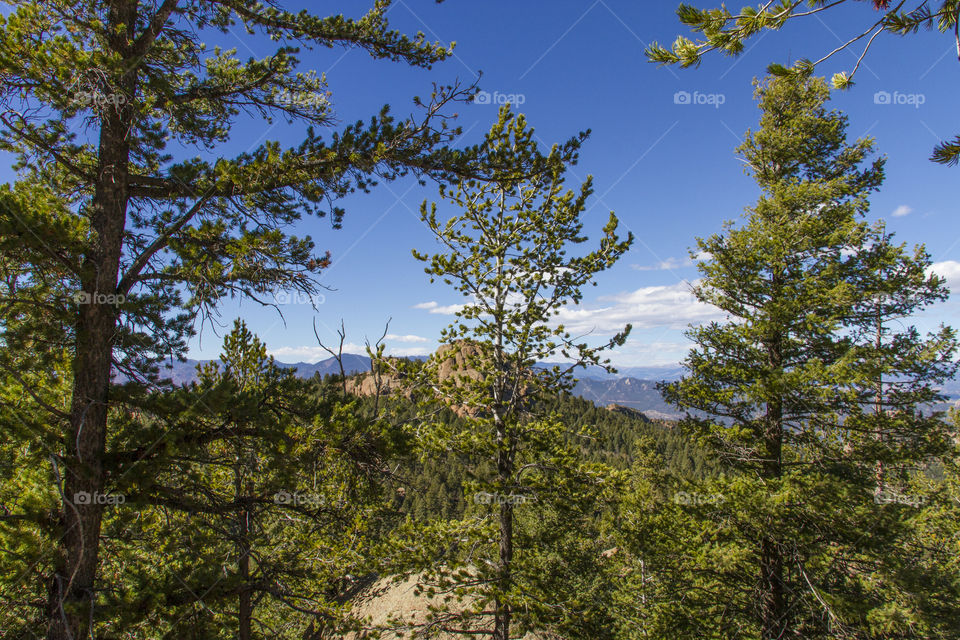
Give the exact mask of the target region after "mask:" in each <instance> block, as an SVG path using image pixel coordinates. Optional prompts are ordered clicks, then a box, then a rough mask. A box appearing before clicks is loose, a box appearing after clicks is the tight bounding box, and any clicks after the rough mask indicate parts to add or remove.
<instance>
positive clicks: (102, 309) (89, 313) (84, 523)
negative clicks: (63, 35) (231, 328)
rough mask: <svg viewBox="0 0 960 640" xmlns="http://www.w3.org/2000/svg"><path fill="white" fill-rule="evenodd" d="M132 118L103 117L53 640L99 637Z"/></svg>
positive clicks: (128, 6) (118, 40)
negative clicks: (106, 463) (96, 623)
mask: <svg viewBox="0 0 960 640" xmlns="http://www.w3.org/2000/svg"><path fill="white" fill-rule="evenodd" d="M136 7H137V4H136V2H119V1H118V2H115V3H113V4H112V5H111V6H110V9H109V12H108V13H109V15H108V24H109V25H112V26H116V25H121V24H123V25H128V28H132V26H133V25H134V24H135V21H136ZM109 28H110V27H108V29H109ZM112 39H113V40H114V41H115V42H113V43H112V44H113V45H114V46H115V47H116V49H117V50H123V49H124V48H125V47H126V45H125V43H126V34H125V32H124V30H120V32H119V33H116V34H115V35H113V36H112ZM135 83H136V78H135V75H133V74H129V73H128V74H127V75H126V76H124V77H123V79H122V81H121V86H120V87H117V88H114V89H109V88H106V87H104V89H103V90H104V91H110V90H113V91H116V92H118V93H119V92H121V91H122V92H123V95H124V96H132V95H134V89H135ZM132 119H133V117H132V109H131V107H130V104H129V99H128V100H126V101H124V103H123V104H120V105H117V106H115V107H114V106H112V105H111V106H110V107H109V108H104V109H103V111H102V114H101V128H100V141H99V152H98V156H99V163H98V170H97V179H96V182H95V184H94V193H93V200H92V202H91V205H92V206H91V208H90V210H91V218H90V226H91V234H90V247H89V250H88V252H87V254H86V255H85V257H84V260H83V264H82V265H81V286H82V291H83V294H84V297H83V299H82V300H80V304H79V305H78V307H79V308H78V313H77V321H76V347H75V349H76V350H75V353H74V360H73V397H72V399H71V405H70V426H69V431H68V433H67V434H66V437H65V438H64V451H63V456H62V458H61V462H60V464H59V469H58V470H59V475H60V479H61V481H62V487H63V495H62V500H63V505H62V512H61V514H60V521H61V524H62V531H63V536H62V538H61V539H60V541H59V549H58V552H59V553H58V557H57V559H56V564H55V568H54V574H53V576H52V578H51V580H50V583H49V587H48V600H47V615H48V618H49V620H48V627H47V638H48V640H81V639H85V638H88V637H92V636H93V633H92V630H91V629H90V624H91V621H92V619H93V618H94V614H95V612H94V610H93V606H94V601H95V598H96V578H97V566H98V554H99V547H100V526H101V521H102V519H103V509H104V505H103V504H102V500H103V496H105V491H104V484H105V483H104V481H105V476H104V469H103V456H104V448H105V445H106V435H107V408H108V401H109V398H108V393H109V388H110V373H111V365H112V357H113V347H114V339H115V334H116V328H117V320H118V317H119V309H118V306H117V303H118V300H117V299H116V298H114V297H112V296H114V295H115V294H116V293H117V283H118V281H119V278H118V275H119V270H120V257H121V252H122V246H123V245H122V243H123V232H124V227H125V225H126V210H127V181H128V166H129V165H128V163H129V155H130V146H129V141H128V140H129V135H130V129H131V123H132ZM108 296H111V297H108Z"/></svg>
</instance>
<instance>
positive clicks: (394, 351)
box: [387, 347, 433, 358]
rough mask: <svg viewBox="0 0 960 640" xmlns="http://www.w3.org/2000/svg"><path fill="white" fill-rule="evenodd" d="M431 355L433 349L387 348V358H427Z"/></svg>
mask: <svg viewBox="0 0 960 640" xmlns="http://www.w3.org/2000/svg"><path fill="white" fill-rule="evenodd" d="M431 353H433V349H428V348H427V347H397V348H388V349H387V355H388V356H398V357H401V358H403V357H409V356H428V355H430V354H431Z"/></svg>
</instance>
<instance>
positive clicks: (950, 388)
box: [161, 354, 960, 419]
mask: <svg viewBox="0 0 960 640" xmlns="http://www.w3.org/2000/svg"><path fill="white" fill-rule="evenodd" d="M207 362H209V361H208V360H186V361H184V362H172V363H171V362H167V363H165V365H164V368H163V370H162V372H161V373H162V375H163V377H167V378H170V379H171V380H172V382H173V384H175V385H183V384H189V383H191V382H193V381H195V380H196V379H197V365H198V364H205V363H207ZM549 364H550V363H544V365H545V366H547V365H549ZM277 365H278V366H281V367H289V368H293V369H296V371H297V375H298V376H300V377H301V378H309V377H312V376H313V375H314V374H317V373H319V374H320V375H321V376H324V375H329V374H337V373H340V367H339V365H338V364H337V361H336V360H335V359H334V358H327V359H326V360H321V361H320V362H295V363H286V362H277ZM343 367H344V371H345V373H347V375H352V374H355V373H362V372H364V371H369V370H370V358H368V357H367V356H364V355H356V354H344V355H343ZM681 374H682V369H681V368H680V367H679V366H675V365H674V366H660V367H657V366H651V367H621V368H620V369H619V370H618V371H617V373H616V374H610V373H607V372H606V371H604V370H603V369H600V368H599V367H590V368H588V369H586V370H583V369H581V370H579V372H578V374H577V376H576V377H577V384H576V386H575V387H574V389H573V393H574V394H575V395H577V396H580V397H582V398H584V399H586V400H589V401H591V402H593V403H594V404H596V405H599V406H607V405H611V404H617V405H621V406H624V407H630V408H631V409H636V410H638V411H642V412H644V413H645V414H647V416H649V417H651V418H662V419H676V418H679V417H680V416H681V413H680V412H679V411H677V409H676V408H675V407H672V406H670V405H668V404H667V403H665V402H664V401H663V398H661V397H660V393H659V392H658V391H657V381H660V380H677V379H678V378H680V376H681ZM943 390H944V393H946V394H947V395H948V396H950V397H951V398H954V399H955V398H957V396H960V381H956V380H953V381H951V382H949V383H947V384H946V385H944V388H943ZM951 404H952V403H951ZM938 408H941V407H938Z"/></svg>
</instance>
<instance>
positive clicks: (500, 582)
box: [493, 446, 513, 640]
mask: <svg viewBox="0 0 960 640" xmlns="http://www.w3.org/2000/svg"><path fill="white" fill-rule="evenodd" d="M511 453H512V447H509V446H508V447H507V449H503V448H501V450H500V452H499V454H498V459H497V472H498V475H499V476H500V479H501V480H509V479H510V478H511V477H512V475H513V459H512V458H513V456H512V455H511ZM501 485H502V486H507V484H506V483H504V482H502V483H501ZM498 498H499V499H500V501H501V503H500V555H499V562H498V564H497V589H498V592H499V593H501V594H502V593H505V592H506V591H507V590H508V589H509V588H510V580H511V567H512V564H513V504H512V503H511V502H510V500H509V499H507V496H498ZM510 614H511V609H510V604H509V603H507V602H503V600H502V599H501V597H500V596H499V595H498V596H497V597H496V598H495V599H494V628H493V640H509V639H510V618H511V615H510Z"/></svg>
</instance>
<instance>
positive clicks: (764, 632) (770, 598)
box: [760, 276, 788, 640]
mask: <svg viewBox="0 0 960 640" xmlns="http://www.w3.org/2000/svg"><path fill="white" fill-rule="evenodd" d="M773 284H774V288H775V290H777V285H778V284H779V282H778V278H777V277H776V276H775V277H774V279H773ZM767 362H768V365H769V367H770V371H771V373H773V374H774V375H780V374H781V373H782V372H783V336H782V335H781V334H779V333H775V334H774V335H772V336H771V337H770V340H769V342H768V343H767ZM764 428H765V432H764V438H763V440H764V460H763V469H762V475H763V477H764V479H766V480H776V479H779V478H780V477H781V476H782V474H783V458H782V456H783V400H782V398H780V397H774V398H771V399H770V400H769V401H768V402H767V408H766V415H765V416H764ZM760 618H761V635H760V637H761V638H762V640H782V638H785V637H787V630H788V620H787V603H786V593H785V589H784V584H783V553H782V548H781V545H780V541H779V540H778V539H777V536H776V535H765V536H764V537H763V538H762V539H761V541H760Z"/></svg>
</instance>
